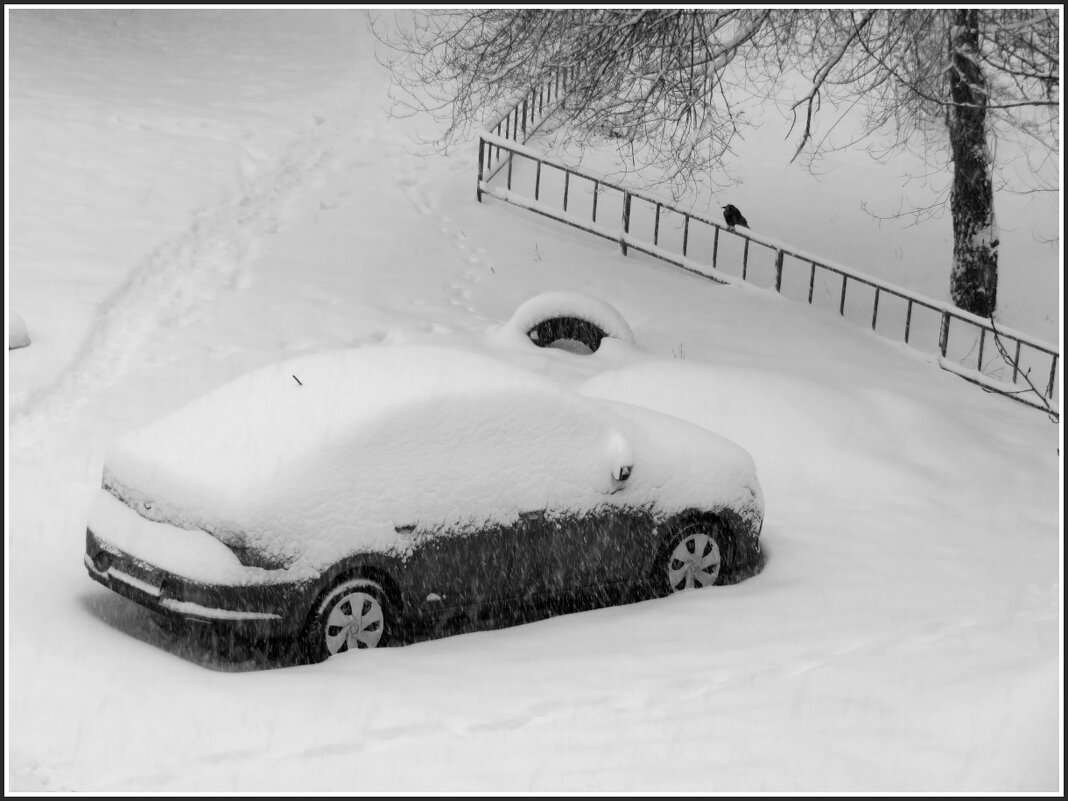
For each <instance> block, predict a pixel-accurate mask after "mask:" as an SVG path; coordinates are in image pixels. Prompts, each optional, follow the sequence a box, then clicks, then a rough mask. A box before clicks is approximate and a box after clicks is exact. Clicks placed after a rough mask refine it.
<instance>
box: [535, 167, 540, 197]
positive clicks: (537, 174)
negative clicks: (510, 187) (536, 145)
mask: <svg viewBox="0 0 1068 801" xmlns="http://www.w3.org/2000/svg"><path fill="white" fill-rule="evenodd" d="M537 164H538V166H537V169H536V170H535V172H534V199H535V200H537V199H538V193H539V192H540V191H541V159H538V161H537Z"/></svg>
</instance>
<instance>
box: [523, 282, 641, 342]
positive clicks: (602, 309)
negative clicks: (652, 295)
mask: <svg viewBox="0 0 1068 801" xmlns="http://www.w3.org/2000/svg"><path fill="white" fill-rule="evenodd" d="M553 317H575V318H578V319H580V320H586V321H587V322H590V323H593V324H594V325H596V326H598V327H600V328H601V329H602V330H603V331H604V332H605V333H606V334H607V335H608V336H610V337H613V338H615V339H619V340H621V341H623V342H626V343H628V344H631V345H633V344H634V332H633V331H631V328H630V324H629V323H628V322H627V321H626V319H624V317H623V315H622V314H620V313H619V311H618V310H617V309H616V308H615V307H614V306H612V305H611V304H609V303H607V302H606V301H604V300H601V299H600V298H598V297H596V296H594V295H590V294H587V293H585V292H569V291H555V292H542V293H541V294H538V295H535V296H534V297H532V298H529V299H527V300H526V301H524V302H523V303H521V304H520V305H519V307H518V308H516V310H515V312H513V314H512V317H511V319H510V320H509V321H508V323H507V327H508V328H510V329H512V330H513V331H516V332H518V333H521V334H523V335H526V333H527V332H528V331H529V330H530V329H531V328H533V327H534V326H536V325H537V324H538V323H540V322H542V321H543V320H548V319H551V318H553Z"/></svg>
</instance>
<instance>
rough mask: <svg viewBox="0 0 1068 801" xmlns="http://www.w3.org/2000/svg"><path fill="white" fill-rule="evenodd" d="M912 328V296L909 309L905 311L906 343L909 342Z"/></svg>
mask: <svg viewBox="0 0 1068 801" xmlns="http://www.w3.org/2000/svg"><path fill="white" fill-rule="evenodd" d="M911 328H912V298H909V307H908V311H907V312H905V344H906V345H907V344H909V330H910V329H911Z"/></svg>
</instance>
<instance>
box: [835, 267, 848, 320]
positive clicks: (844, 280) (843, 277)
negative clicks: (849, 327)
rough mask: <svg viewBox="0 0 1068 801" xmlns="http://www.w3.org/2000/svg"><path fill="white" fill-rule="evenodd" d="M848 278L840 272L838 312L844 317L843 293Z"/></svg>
mask: <svg viewBox="0 0 1068 801" xmlns="http://www.w3.org/2000/svg"><path fill="white" fill-rule="evenodd" d="M848 280H849V278H848V276H847V275H846V274H845V273H842V299H841V300H840V301H838V314H839V315H840V316H842V317H845V293H846V281H848Z"/></svg>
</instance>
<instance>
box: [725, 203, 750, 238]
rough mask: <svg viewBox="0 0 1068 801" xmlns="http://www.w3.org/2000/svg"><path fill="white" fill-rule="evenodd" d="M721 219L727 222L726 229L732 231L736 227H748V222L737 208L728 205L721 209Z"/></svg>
mask: <svg viewBox="0 0 1068 801" xmlns="http://www.w3.org/2000/svg"><path fill="white" fill-rule="evenodd" d="M723 219H724V220H726V221H727V227H728V228H729V229H730V230H732V231H733V230H734V226H736V225H741V226H742V227H743V228H748V227H749V220H747V219H745V217H743V216H742V213H741V212H740V211H738V207H737V206H732V205H731V204H730V203H728V204H727V205H726V206H724V207H723Z"/></svg>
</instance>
